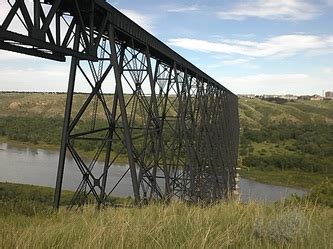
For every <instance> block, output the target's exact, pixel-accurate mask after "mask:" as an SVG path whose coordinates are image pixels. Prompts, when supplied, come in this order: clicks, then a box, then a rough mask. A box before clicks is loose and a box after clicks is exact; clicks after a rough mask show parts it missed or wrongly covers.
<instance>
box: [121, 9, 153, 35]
mask: <svg viewBox="0 0 333 249" xmlns="http://www.w3.org/2000/svg"><path fill="white" fill-rule="evenodd" d="M119 11H121V12H122V13H123V14H124V15H126V16H127V17H128V18H130V19H131V20H133V21H134V22H136V23H137V24H138V25H140V26H141V27H142V28H144V29H146V30H147V31H149V32H153V19H154V18H153V17H152V16H149V15H144V14H141V13H140V12H137V11H135V10H129V9H120V10H119Z"/></svg>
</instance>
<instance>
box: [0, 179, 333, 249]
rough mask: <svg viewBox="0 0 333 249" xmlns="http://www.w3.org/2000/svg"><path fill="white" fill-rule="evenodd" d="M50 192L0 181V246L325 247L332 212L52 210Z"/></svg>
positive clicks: (273, 208)
mask: <svg viewBox="0 0 333 249" xmlns="http://www.w3.org/2000/svg"><path fill="white" fill-rule="evenodd" d="M51 195H52V189H51V188H42V187H37V186H27V185H17V184H8V183H0V207H1V208H0V223H1V226H2V228H3V229H2V230H1V232H0V247H1V248H4V249H5V248H54V247H57V248H157V247H158V248H220V247H222V248H281V247H283V248H330V245H332V242H333V241H332V238H333V237H332V234H333V226H332V224H331V222H330V221H331V220H333V209H332V208H328V207H324V206H318V205H313V204H311V203H308V202H298V201H296V200H295V201H292V202H290V201H287V202H278V203H274V204H262V203H260V204H259V203H253V202H251V203H248V204H242V203H239V202H236V201H231V202H228V203H219V204H215V205H211V206H206V207H203V206H200V205H186V204H184V203H180V202H176V203H171V204H170V205H163V204H151V205H147V206H143V207H141V208H106V209H103V210H100V211H97V210H96V208H95V206H86V207H84V208H81V209H80V210H78V211H74V210H72V211H68V210H66V209H65V208H61V209H60V212H59V213H53V212H52V207H51V206H50V205H49V201H50V196H51ZM65 195H66V194H65ZM28 198H29V199H31V198H33V199H32V200H28ZM65 198H66V197H65Z"/></svg>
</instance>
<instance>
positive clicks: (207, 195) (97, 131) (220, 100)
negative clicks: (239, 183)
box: [0, 0, 239, 208]
mask: <svg viewBox="0 0 333 249" xmlns="http://www.w3.org/2000/svg"><path fill="white" fill-rule="evenodd" d="M3 2H5V1H3ZM2 4H5V3H2ZM7 4H8V6H9V8H8V13H7V15H6V18H5V19H4V20H3V22H2V24H1V26H0V49H5V50H9V51H13V52H18V53H23V54H27V55H32V56H37V57H42V58H46V59H50V60H55V61H65V57H66V56H71V57H72V59H71V67H70V76H69V83H68V92H67V100H66V107H65V114H64V126H63V133H62V140H61V141H62V142H61V148H60V158H59V165H58V173H57V180H56V190H55V207H56V208H58V207H59V204H60V197H61V190H62V182H63V177H64V169H65V161H66V153H69V154H70V156H71V157H72V159H73V160H74V161H75V164H76V165H77V168H78V170H79V172H80V174H81V176H82V178H81V182H80V184H79V186H78V188H77V191H76V192H75V194H74V196H73V199H72V202H71V206H74V205H81V204H84V203H85V202H86V201H87V200H88V198H91V197H93V199H94V200H95V201H96V202H97V203H98V205H102V206H103V205H107V204H109V203H110V200H111V198H110V197H111V196H112V195H113V191H115V189H117V187H118V186H119V184H120V183H121V182H122V181H123V179H124V177H125V175H126V174H130V176H131V181H132V189H133V196H134V198H135V200H136V202H137V203H140V202H142V201H144V200H150V199H166V200H169V199H170V198H179V199H182V200H188V201H193V202H196V201H208V202H212V201H216V200H220V199H224V198H227V197H228V196H229V195H230V194H231V193H232V191H233V190H234V188H235V176H236V165H237V156H238V139H239V119H238V98H237V96H235V95H234V94H233V93H232V92H230V91H229V90H228V89H226V88H225V87H223V86H222V85H220V84H219V83H217V82H216V81H215V80H214V79H212V78H211V77H209V76H208V75H207V74H205V73H204V72H202V71H201V70H199V69H198V68H197V67H195V66H194V65H193V64H191V63H190V62H188V61H187V60H185V59H184V58H183V57H181V56H180V55H178V54H177V53H176V52H174V51H173V50H171V49H170V48H169V47H167V46H166V45H165V44H163V43H162V42H161V41H159V40H158V39H157V38H155V37H153V36H152V35H151V34H149V33H148V32H147V31H145V30H144V29H142V28H141V27H140V26H138V25H137V24H135V23H134V22H133V21H131V20H130V19H129V18H127V17H126V16H125V15H123V14H122V13H121V12H119V11H118V10H116V9H115V8H113V7H112V6H111V5H109V4H108V3H106V2H105V1H103V0H80V1H79V0H44V1H40V0H38V1H37V0H34V1H32V2H31V1H24V0H8V1H7ZM15 22H16V23H19V24H20V27H19V28H17V27H18V25H14V23H15ZM15 28H16V30H15ZM78 81H80V82H81V83H83V82H84V83H85V84H86V85H88V86H89V87H90V89H91V91H90V92H89V93H88V94H86V95H84V96H85V100H84V101H83V102H82V103H80V104H79V107H78V108H76V109H77V110H76V109H75V111H74V108H73V106H74V105H75V104H76V102H75V96H77V95H78V94H77V93H75V86H76V84H77V83H78ZM105 86H107V87H108V88H109V87H111V88H112V89H113V90H112V91H113V92H112V93H111V94H110V93H108V94H105V91H103V89H104V87H105ZM81 95H82V94H81ZM88 117H89V118H90V119H91V122H90V124H89V126H87V125H83V124H84V122H86V120H87V119H89V118H88ZM85 146H86V147H89V148H90V150H91V148H93V149H94V153H93V154H91V153H85V152H84V150H82V148H85ZM124 157H126V158H127V162H128V168H126V170H125V171H124V174H123V175H121V176H119V177H118V178H117V180H116V181H113V182H110V181H109V180H108V177H109V172H110V169H111V167H112V166H113V165H114V164H115V163H116V162H117V160H118V159H119V158H124ZM67 160H68V159H67ZM100 162H103V165H101V163H100ZM124 167H125V166H124Z"/></svg>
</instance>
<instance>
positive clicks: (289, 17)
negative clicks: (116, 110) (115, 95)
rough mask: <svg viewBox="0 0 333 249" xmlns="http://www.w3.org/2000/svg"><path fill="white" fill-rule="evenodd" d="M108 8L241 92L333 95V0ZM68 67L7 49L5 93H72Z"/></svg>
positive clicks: (148, 2)
mask: <svg viewBox="0 0 333 249" xmlns="http://www.w3.org/2000/svg"><path fill="white" fill-rule="evenodd" d="M6 2H7V1H1V3H0V5H1V6H0V22H1V23H2V21H3V18H4V16H5V15H6V11H7V10H8V9H7V8H6V7H5V6H4V4H6ZM108 2H109V3H110V4H111V5H113V6H114V7H116V8H117V9H119V10H120V11H122V12H123V13H124V14H126V15H127V16H128V17H130V18H131V19H132V20H134V21H135V22H137V23H138V24H139V25H141V26H142V27H143V28H145V29H146V30H148V31H149V32H151V33H152V34H153V35H155V36H156V37H157V38H159V39H160V40H161V41H163V42H164V43H166V44H167V45H168V46H170V47H171V48H172V49H173V50H175V51H176V52H178V53H179V54H181V55H182V56H183V57H185V58H186V59H187V60H189V61H190V62H192V63H193V64H195V65H196V66H197V67H199V68H200V69H201V70H203V71H204V72H206V73H207V74H209V75H210V76H211V77H213V78H214V79H216V80H217V81H218V82H220V83H221V84H222V85H224V86H225V87H227V88H228V89H230V90H231V91H233V92H234V93H236V94H296V95H303V94H311V95H312V94H320V95H322V94H323V91H324V90H333V29H332V27H333V0H316V1H310V0H234V1H230V0H229V1H227V0H206V1H199V0H197V1H194V0H187V1H184V0H178V1H175V0H168V1H165V0H160V1H156V0H137V1H130V0H121V1H120V0H119V1H115V0H110V1H108ZM69 62H70V58H67V62H66V63H59V62H53V61H48V60H45V59H39V58H35V57H30V56H25V55H21V54H15V53H11V52H7V51H2V50H0V91H66V89H67V82H68V73H69ZM78 90H79V91H80V90H81V91H85V90H86V88H82V89H78Z"/></svg>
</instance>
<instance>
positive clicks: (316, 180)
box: [0, 136, 332, 190]
mask: <svg viewBox="0 0 333 249" xmlns="http://www.w3.org/2000/svg"><path fill="white" fill-rule="evenodd" d="M2 143H6V144H8V145H10V146H12V147H15V148H21V149H34V150H38V149H42V150H45V151H50V152H54V153H58V151H59V146H58V145H52V144H46V143H38V144H33V143H30V142H20V141H15V140H10V139H8V138H7V137H4V136H0V144H2ZM80 153H81V154H86V155H87V157H90V158H91V156H92V154H93V152H85V151H80ZM101 158H103V155H102V157H101ZM127 162H128V161H127V158H126V157H125V156H121V157H118V158H117V160H116V162H115V163H116V164H117V165H127ZM239 173H240V175H241V177H243V178H246V179H250V180H254V181H256V182H259V183H265V184H271V185H278V186H285V187H295V188H301V189H307V190H308V189H310V188H312V187H313V186H315V185H318V184H320V183H321V182H323V181H324V180H325V179H327V177H328V178H329V179H332V176H330V175H321V174H318V173H317V174H316V173H307V172H302V171H292V170H286V171H281V170H273V171H262V170H258V169H255V168H242V169H241V170H240V172H239Z"/></svg>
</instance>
